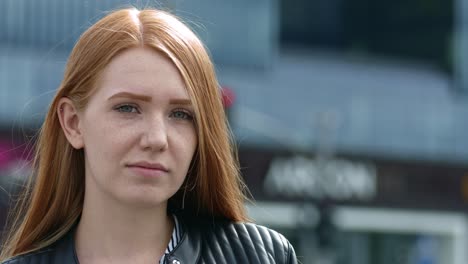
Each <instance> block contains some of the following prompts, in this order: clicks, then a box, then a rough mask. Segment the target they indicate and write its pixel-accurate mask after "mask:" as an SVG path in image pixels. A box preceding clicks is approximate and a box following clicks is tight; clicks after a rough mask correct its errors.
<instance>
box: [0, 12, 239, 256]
mask: <svg viewBox="0 0 468 264" xmlns="http://www.w3.org/2000/svg"><path fill="white" fill-rule="evenodd" d="M136 46H145V47H151V48H153V49H154V50H156V51H158V52H160V53H162V54H164V55H165V56H167V57H168V58H170V59H171V60H172V62H173V63H174V64H175V65H176V66H177V68H178V70H179V71H180V73H181V75H182V77H183V79H184V81H185V83H186V87H187V91H188V93H189V95H190V97H191V99H192V103H193V105H194V108H195V114H196V117H197V119H196V128H197V134H198V147H197V151H196V153H195V155H194V157H193V160H192V167H191V169H190V171H189V174H188V176H187V178H186V181H185V183H184V185H183V187H182V188H181V189H180V190H179V191H178V192H177V193H176V194H175V195H174V197H172V198H171V199H170V200H169V209H174V210H175V209H179V208H182V207H184V209H183V210H184V212H185V214H188V215H192V216H194V217H198V216H208V217H217V218H223V219H227V220H231V221H246V220H247V216H246V212H245V208H244V201H245V196H244V190H243V189H244V185H243V183H242V181H241V177H240V174H239V166H238V161H237V154H236V150H235V148H234V142H233V139H232V136H231V134H230V130H229V128H228V124H227V121H226V117H225V113H224V109H223V106H222V101H221V95H220V91H219V88H218V82H217V79H216V75H215V71H214V68H213V64H212V62H211V59H210V57H209V55H208V53H207V51H206V49H205V48H204V46H203V44H202V42H201V41H200V40H199V39H198V38H197V36H196V35H195V34H194V33H193V32H192V31H191V30H190V29H189V28H188V27H187V26H186V25H184V24H183V23H182V22H180V20H179V19H177V18H176V17H175V16H173V15H171V14H169V13H167V12H164V11H160V10H155V9H145V10H141V11H139V10H137V9H134V8H130V9H121V10H118V11H114V12H112V13H110V14H108V15H107V16H105V17H104V18H102V19H101V20H99V21H98V22H97V23H96V24H94V25H93V26H91V27H90V28H89V29H88V30H87V31H85V32H84V33H83V35H82V36H81V37H80V39H79V40H78V42H77V44H76V45H75V47H74V49H73V51H72V53H71V55H70V57H69V60H68V62H67V65H66V69H65V74H64V78H63V81H62V83H61V85H60V87H59V89H58V91H57V93H56V95H55V97H54V99H53V101H52V103H51V105H50V108H49V111H48V113H47V115H46V118H45V121H44V123H43V126H42V128H41V130H40V134H39V138H38V140H37V142H36V152H35V159H34V176H33V177H31V178H30V180H29V181H28V183H27V186H26V189H25V191H24V194H23V196H22V197H23V198H22V199H21V200H20V202H19V203H18V204H17V206H16V210H15V211H14V212H15V213H14V218H12V219H13V221H12V222H11V224H10V226H9V228H10V233H9V235H8V236H7V237H6V241H5V243H4V248H3V250H2V254H1V256H0V260H5V259H8V258H11V257H13V256H16V255H20V254H24V253H28V252H31V251H34V250H37V249H40V248H43V247H46V246H48V245H50V244H52V243H53V242H55V241H56V240H58V239H59V238H60V237H62V236H63V235H64V234H65V233H66V232H67V231H68V230H69V229H70V228H71V227H72V226H73V225H74V224H75V223H76V222H77V221H78V219H79V217H80V214H81V212H82V208H83V198H84V176H85V175H84V152H83V150H76V149H74V148H73V147H72V146H71V145H70V144H69V143H68V141H67V139H66V137H65V135H64V133H63V131H62V129H61V126H60V123H59V119H58V115H57V112H56V109H57V106H58V102H59V99H60V98H62V97H68V98H70V99H71V100H72V101H73V103H74V104H75V107H77V108H78V109H83V108H84V107H86V105H87V102H88V101H89V98H90V97H91V96H92V94H93V91H94V90H95V89H96V88H95V86H96V83H97V80H98V78H99V76H100V74H101V72H102V71H103V69H104V68H105V67H106V66H107V65H108V64H109V62H110V61H111V60H112V58H113V57H114V56H116V54H118V53H119V52H121V51H123V50H125V49H128V48H131V47H136Z"/></svg>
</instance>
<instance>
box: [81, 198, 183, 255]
mask: <svg viewBox="0 0 468 264" xmlns="http://www.w3.org/2000/svg"><path fill="white" fill-rule="evenodd" d="M90 200H91V199H88V200H87V199H86V196H85V201H84V205H83V213H82V216H81V219H80V222H79V224H78V227H77V230H76V235H75V242H76V243H75V244H76V252H77V255H78V258H79V259H80V263H81V264H85V263H155V262H157V261H158V260H159V258H160V257H161V256H162V255H163V254H164V251H165V249H166V247H167V245H168V243H169V240H170V237H171V234H172V230H173V226H174V223H173V220H172V216H168V215H167V213H166V208H167V204H164V205H161V206H159V207H152V208H137V207H135V206H129V205H122V203H118V202H117V201H109V200H107V201H105V200H104V199H92V200H93V202H92V203H90Z"/></svg>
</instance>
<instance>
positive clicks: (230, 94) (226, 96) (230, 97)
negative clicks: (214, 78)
mask: <svg viewBox="0 0 468 264" xmlns="http://www.w3.org/2000/svg"><path fill="white" fill-rule="evenodd" d="M221 96H222V98H221V99H222V101H223V106H224V108H226V109H227V108H230V107H231V106H232V105H233V104H234V101H235V99H236V95H235V94H234V91H232V90H231V89H230V88H228V87H225V86H224V87H221Z"/></svg>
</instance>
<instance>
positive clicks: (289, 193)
mask: <svg viewBox="0 0 468 264" xmlns="http://www.w3.org/2000/svg"><path fill="white" fill-rule="evenodd" d="M264 189H265V191H266V192H267V193H268V194H271V195H282V196H286V197H294V198H299V197H301V198H315V199H323V198H330V199H335V200H348V199H357V200H364V201H367V200H371V199H372V198H374V197H375V194H376V191H377V190H376V189H377V170H376V168H375V166H374V165H373V164H370V163H363V162H352V161H348V160H342V159H333V160H313V159H308V158H305V157H301V156H296V157H293V158H276V159H274V160H273V161H272V163H271V165H270V168H269V170H268V173H267V175H266V179H265V182H264Z"/></svg>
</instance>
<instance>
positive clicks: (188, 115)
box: [114, 104, 193, 121]
mask: <svg viewBox="0 0 468 264" xmlns="http://www.w3.org/2000/svg"><path fill="white" fill-rule="evenodd" d="M124 107H131V108H132V111H131V112H126V111H122V109H123V108H124ZM114 110H116V111H117V112H119V113H122V114H134V113H137V114H140V113H141V112H140V110H139V109H138V107H137V106H135V105H132V104H123V105H119V106H117V107H115V108H114ZM133 110H135V112H134V111H133ZM175 113H183V114H184V117H181V119H185V120H190V121H192V120H193V114H192V113H191V112H190V111H188V110H185V109H179V108H178V109H174V110H173V111H172V112H171V115H170V116H171V117H173V116H174V114H175Z"/></svg>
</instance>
